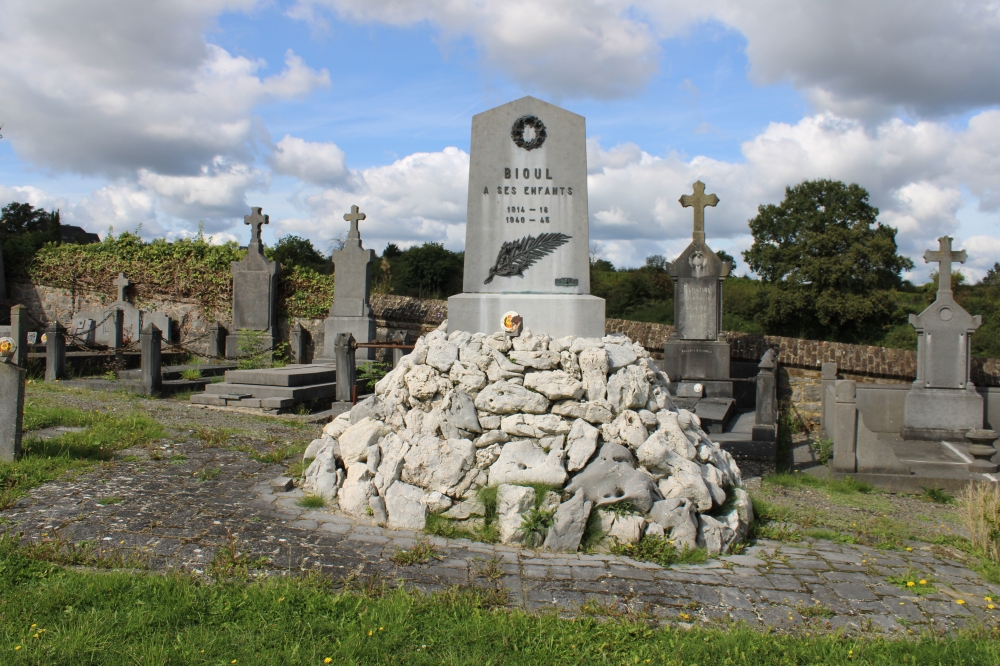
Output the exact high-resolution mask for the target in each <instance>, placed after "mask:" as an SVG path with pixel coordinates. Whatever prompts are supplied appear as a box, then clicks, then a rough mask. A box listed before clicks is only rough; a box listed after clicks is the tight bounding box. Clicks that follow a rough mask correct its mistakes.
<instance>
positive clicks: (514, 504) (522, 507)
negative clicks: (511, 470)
mask: <svg viewBox="0 0 1000 666" xmlns="http://www.w3.org/2000/svg"><path fill="white" fill-rule="evenodd" d="M534 506H535V490H534V488H528V487H526V486H514V485H509V484H502V485H501V486H500V487H498V488H497V527H498V528H499V530H500V542H501V543H506V544H510V543H517V542H518V541H520V540H521V539H522V538H523V536H524V534H523V532H522V530H521V524H522V523H523V522H524V516H525V514H527V513H528V511H530V510H531V509H532V508H534Z"/></svg>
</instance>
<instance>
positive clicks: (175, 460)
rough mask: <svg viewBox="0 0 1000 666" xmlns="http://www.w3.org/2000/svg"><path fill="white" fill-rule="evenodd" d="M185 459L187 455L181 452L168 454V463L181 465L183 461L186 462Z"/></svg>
mask: <svg viewBox="0 0 1000 666" xmlns="http://www.w3.org/2000/svg"><path fill="white" fill-rule="evenodd" d="M187 459H188V457H187V456H186V455H184V454H183V453H175V454H174V455H172V456H170V464H171V465H183V464H184V463H186V462H187Z"/></svg>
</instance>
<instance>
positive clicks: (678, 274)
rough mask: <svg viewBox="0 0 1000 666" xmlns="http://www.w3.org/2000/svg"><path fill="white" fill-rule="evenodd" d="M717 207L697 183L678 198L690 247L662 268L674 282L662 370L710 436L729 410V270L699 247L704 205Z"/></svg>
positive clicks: (715, 200)
mask: <svg viewBox="0 0 1000 666" xmlns="http://www.w3.org/2000/svg"><path fill="white" fill-rule="evenodd" d="M718 203H719V197H717V196H716V195H714V194H705V183H703V182H701V181H700V180H699V181H697V182H696V183H695V184H694V193H693V194H685V195H684V196H682V197H681V198H680V204H681V206H683V207H684V208H692V209H694V210H693V213H694V226H693V229H692V232H691V244H690V245H688V246H687V247H686V248H685V249H684V251H683V252H681V254H680V256H678V257H677V259H675V260H674V261H673V262H672V263H671V264H670V265H669V268H668V270H669V272H670V275H671V277H672V278H673V280H674V331H673V333H671V334H670V338H669V339H668V340H667V342H666V343H664V345H663V370H664V371H665V372H666V373H667V376H668V377H670V379H672V380H676V381H677V391H678V395H679V396H680V395H682V394H684V395H687V396H688V397H689V398H693V399H697V403H696V404H695V405H693V408H694V411H695V413H696V414H697V415H698V416H699V418H701V420H702V423H703V424H706V429H707V430H709V431H712V432H718V431H720V430H721V429H722V428H723V427H724V426H725V423H726V422H727V421H728V420H729V418H730V417H731V415H732V413H733V410H734V409H735V408H734V401H733V383H732V381H731V380H730V378H729V360H730V348H729V343H728V342H727V341H726V340H725V338H724V336H723V334H722V281H723V280H725V279H726V278H727V277H728V276H729V271H730V270H732V266H731V265H730V264H729V262H723V261H722V260H721V259H719V257H718V255H716V254H715V252H712V249H711V248H709V247H708V245H706V244H705V207H706V206H715V205H717V204H718ZM699 387H701V388H699ZM689 408H690V407H689Z"/></svg>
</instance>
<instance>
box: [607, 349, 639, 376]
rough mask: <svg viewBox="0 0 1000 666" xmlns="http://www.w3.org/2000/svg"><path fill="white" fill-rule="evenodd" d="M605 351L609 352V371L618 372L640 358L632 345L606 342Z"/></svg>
mask: <svg viewBox="0 0 1000 666" xmlns="http://www.w3.org/2000/svg"><path fill="white" fill-rule="evenodd" d="M604 351H606V352H607V354H608V372H611V373H615V372H618V371H619V370H621V369H622V368H624V367H625V366H627V365H632V364H633V363H635V362H636V360H637V358H638V357H637V356H636V354H635V352H634V351H633V350H632V347H631V345H629V346H624V345H620V344H607V343H605V345H604Z"/></svg>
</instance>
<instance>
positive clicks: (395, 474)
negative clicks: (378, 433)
mask: <svg viewBox="0 0 1000 666" xmlns="http://www.w3.org/2000/svg"><path fill="white" fill-rule="evenodd" d="M379 447H380V448H381V451H382V456H381V458H382V460H381V461H380V462H379V466H378V471H377V472H376V473H375V481H374V482H375V488H376V489H377V490H378V492H379V494H380V495H384V494H385V491H386V489H387V488H388V487H389V486H391V485H392V484H393V483H395V482H396V481H399V477H400V475H402V473H403V458H405V457H406V454H407V453H408V452H409V451H410V445H409V444H408V443H406V442H405V441H403V440H402V439H401V438H400V437H399V435H397V434H396V433H394V432H393V433H389V434H388V435H387V436H386V437H385V438H384V439H383V440H382V441H381V442H379Z"/></svg>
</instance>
